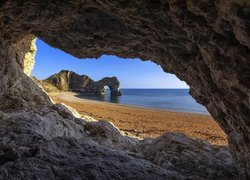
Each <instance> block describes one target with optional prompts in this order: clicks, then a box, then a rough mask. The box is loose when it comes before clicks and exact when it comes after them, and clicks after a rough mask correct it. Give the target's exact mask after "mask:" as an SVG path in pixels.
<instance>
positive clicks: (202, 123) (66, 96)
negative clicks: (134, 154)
mask: <svg viewBox="0 0 250 180" xmlns="http://www.w3.org/2000/svg"><path fill="white" fill-rule="evenodd" d="M77 95H78V93H72V92H53V93H49V96H50V97H51V98H52V99H53V101H54V102H56V103H64V104H66V105H68V106H70V107H72V108H74V109H76V110H77V111H78V112H79V114H81V115H87V116H91V117H93V118H95V119H97V120H100V119H105V120H108V121H110V122H112V123H114V125H115V126H116V127H118V128H119V129H121V130H122V131H125V132H129V133H131V134H132V135H135V136H138V137H140V138H148V137H149V138H155V137H158V136H161V135H163V134H164V133H166V132H181V133H184V134H186V135H188V136H190V137H192V138H198V139H202V140H205V141H208V142H210V143H212V144H215V145H227V139H226V135H225V133H224V132H223V131H222V130H221V128H220V127H219V126H218V124H217V123H216V122H215V121H214V120H213V119H212V117H211V116H210V115H209V114H196V113H190V112H187V113H186V112H179V111H172V110H165V109H153V108H147V107H138V106H131V105H123V104H116V103H111V102H102V101H95V100H89V99H83V98H80V97H77Z"/></svg>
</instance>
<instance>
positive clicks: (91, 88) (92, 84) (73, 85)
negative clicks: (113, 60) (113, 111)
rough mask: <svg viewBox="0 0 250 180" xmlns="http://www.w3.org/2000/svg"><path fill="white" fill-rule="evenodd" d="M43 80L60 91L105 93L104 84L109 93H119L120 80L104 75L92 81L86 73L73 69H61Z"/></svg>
mask: <svg viewBox="0 0 250 180" xmlns="http://www.w3.org/2000/svg"><path fill="white" fill-rule="evenodd" d="M43 82H44V83H49V84H51V85H53V86H54V87H56V88H57V89H59V90H61V91H72V92H80V93H84V94H105V86H108V87H109V89H110V93H111V95H118V96H120V95H121V92H120V91H119V86H120V82H119V81H118V79H117V78H116V77H111V78H109V77H105V78H103V79H101V80H99V81H93V80H92V79H91V78H90V77H88V76H87V75H79V74H77V73H75V72H73V71H67V70H62V71H60V72H59V73H57V74H54V75H52V76H50V77H48V78H47V79H45V80H44V81H43ZM41 85H42V84H41ZM43 85H44V86H45V89H47V90H50V89H52V88H50V89H49V88H47V87H46V84H43ZM43 85H42V86H43Z"/></svg>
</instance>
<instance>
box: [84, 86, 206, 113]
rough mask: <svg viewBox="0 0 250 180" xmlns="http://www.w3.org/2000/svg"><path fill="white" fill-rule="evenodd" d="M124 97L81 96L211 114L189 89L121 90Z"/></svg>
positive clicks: (126, 103)
mask: <svg viewBox="0 0 250 180" xmlns="http://www.w3.org/2000/svg"><path fill="white" fill-rule="evenodd" d="M120 91H121V93H122V96H118V97H114V96H110V93H109V90H108V89H107V91H106V95H81V96H80V97H81V98H84V99H90V100H96V101H104V102H111V103H117V104H124V105H132V106H140V107H147V108H154V109H164V110H172V111H180V112H190V113H198V114H209V113H208V111H207V110H206V108H205V107H204V106H202V105H200V104H198V103H197V102H196V101H195V100H194V99H193V98H192V97H191V96H190V95H189V94H188V91H189V90H188V89H120Z"/></svg>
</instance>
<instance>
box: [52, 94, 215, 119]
mask: <svg viewBox="0 0 250 180" xmlns="http://www.w3.org/2000/svg"><path fill="white" fill-rule="evenodd" d="M58 93H60V95H62V97H63V95H65V97H63V98H65V99H66V98H69V97H68V96H73V97H75V98H76V99H72V97H70V98H71V99H72V100H74V101H79V102H81V101H84V102H90V103H96V104H106V105H115V106H121V107H128V108H137V109H143V110H148V111H163V112H168V113H179V114H185V115H188V114H190V115H198V116H209V117H212V116H211V115H210V114H205V113H198V112H197V113H195V112H189V111H178V110H171V109H161V108H159V109H158V108H152V107H145V106H139V105H129V104H119V103H112V102H105V101H98V100H92V99H85V98H80V97H77V96H75V95H78V93H75V92H51V93H48V94H49V95H50V96H52V97H53V96H56V95H58ZM64 93H65V94H64Z"/></svg>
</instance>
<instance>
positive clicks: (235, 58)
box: [0, 0, 250, 177]
mask: <svg viewBox="0 0 250 180" xmlns="http://www.w3.org/2000/svg"><path fill="white" fill-rule="evenodd" d="M0 29H1V32H0V40H1V41H0V47H1V48H0V49H1V50H0V51H1V52H0V61H1V67H0V71H1V75H2V79H1V80H0V85H1V86H0V92H1V94H0V98H1V108H2V109H4V108H10V107H12V106H13V107H14V108H17V107H22V106H25V107H28V106H33V105H37V104H46V103H49V100H48V98H47V96H46V94H45V93H43V92H42V91H41V90H40V89H37V88H36V87H37V86H35V85H34V83H33V82H32V81H31V80H30V79H29V78H28V77H27V76H26V75H25V74H24V73H22V70H21V68H20V66H19V65H18V64H17V63H16V62H19V61H18V60H17V58H18V56H16V55H15V53H17V52H16V48H14V46H13V45H14V44H17V43H18V42H20V41H21V40H23V39H24V38H27V36H28V35H30V34H33V35H35V36H37V37H39V38H41V39H42V40H43V41H45V42H46V43H48V44H50V45H51V46H53V47H56V48H59V49H61V50H63V51H65V52H67V53H69V54H71V55H74V56H76V57H79V58H91V57H95V58H97V57H99V56H101V55H102V54H110V55H116V56H119V57H123V58H141V59H142V60H151V61H153V62H155V63H157V64H159V65H160V66H161V67H162V68H163V70H164V71H166V72H171V73H174V74H176V75H177V77H179V78H180V79H181V80H184V81H185V82H187V84H188V85H189V86H190V94H191V95H192V96H193V97H194V98H195V99H196V100H197V102H199V103H201V104H203V105H204V106H206V108H207V109H208V111H209V112H210V114H211V115H212V116H213V118H214V119H215V120H216V121H217V122H218V123H219V125H220V126H221V127H222V129H223V130H224V131H225V132H226V134H227V136H228V140H229V146H230V149H231V152H232V153H233V156H234V158H235V160H236V161H237V163H238V166H239V168H240V169H241V171H242V172H243V173H244V174H245V176H246V177H249V176H250V171H249V170H250V156H249V154H250V148H249V147H250V120H249V116H250V90H249V89H250V83H249V79H250V74H249V72H250V61H249V59H250V35H249V32H250V2H249V1H248V0H220V1H211V0H199V1H195V0H188V1H182V0H168V1H167V0H166V1H153V0H152V1H151V0H150V1H146V2H145V1H142V0H139V1H129V0H128V1H115V2H114V1H109V0H107V1H98V0H97V1H77V0H74V1H38V0H33V1H11V0H8V1H4V2H1V3H0ZM13 107H12V108H13Z"/></svg>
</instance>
